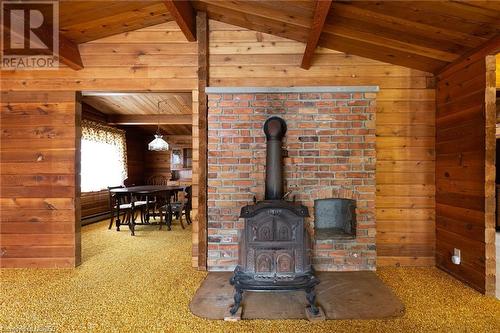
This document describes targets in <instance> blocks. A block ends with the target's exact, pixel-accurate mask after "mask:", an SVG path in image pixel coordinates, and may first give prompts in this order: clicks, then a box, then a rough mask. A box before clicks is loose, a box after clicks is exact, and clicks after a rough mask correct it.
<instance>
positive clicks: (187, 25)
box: [163, 0, 196, 42]
mask: <svg viewBox="0 0 500 333" xmlns="http://www.w3.org/2000/svg"><path fill="white" fill-rule="evenodd" d="M163 2H164V3H165V6H167V9H168V11H169V12H170V15H172V17H173V18H174V20H175V21H176V22H177V24H178V25H179V28H181V31H182V32H183V33H184V36H186V38H187V40H188V41H190V42H195V41H196V11H195V10H194V8H193V6H192V5H191V2H189V1H182V0H164V1H163Z"/></svg>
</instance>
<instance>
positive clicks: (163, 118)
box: [107, 114, 193, 125]
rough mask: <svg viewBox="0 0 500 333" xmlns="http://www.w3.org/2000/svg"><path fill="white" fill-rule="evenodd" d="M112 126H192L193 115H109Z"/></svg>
mask: <svg viewBox="0 0 500 333" xmlns="http://www.w3.org/2000/svg"><path fill="white" fill-rule="evenodd" d="M107 123H108V124H110V125H158V124H160V125H192V124H193V115H191V114H150V115H149V114H148V115H123V114H116V115H108V116H107Z"/></svg>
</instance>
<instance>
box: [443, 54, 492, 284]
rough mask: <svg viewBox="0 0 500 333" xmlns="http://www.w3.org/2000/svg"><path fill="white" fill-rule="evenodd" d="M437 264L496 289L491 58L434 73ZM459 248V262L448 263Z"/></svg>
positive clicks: (472, 280) (458, 275) (473, 281)
mask: <svg viewBox="0 0 500 333" xmlns="http://www.w3.org/2000/svg"><path fill="white" fill-rule="evenodd" d="M436 101H437V117H436V237H437V240H436V264H437V266H438V267H440V268H442V269H443V270H445V271H447V272H449V273H450V274H452V275H453V276H455V277H457V278H458V279H460V280H462V281H464V282H466V283H467V284H469V285H470V286H472V287H474V288H475V289H477V290H479V291H480V292H483V293H487V294H493V293H494V292H495V248H494V238H495V231H494V223H495V219H494V216H495V215H494V214H495V125H496V114H495V112H496V111H495V59H494V57H492V56H489V57H486V59H485V58H480V59H479V60H477V61H475V62H473V63H470V64H467V65H466V66H462V65H461V64H458V65H457V67H456V69H454V68H451V69H450V70H449V71H447V72H446V74H443V75H440V76H439V77H438V83H437V96H436ZM454 248H457V249H460V250H461V256H462V260H461V263H460V265H454V264H453V263H452V262H451V256H452V255H453V249H454Z"/></svg>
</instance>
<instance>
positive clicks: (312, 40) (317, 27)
mask: <svg viewBox="0 0 500 333" xmlns="http://www.w3.org/2000/svg"><path fill="white" fill-rule="evenodd" d="M331 4H332V0H318V1H316V9H315V10H314V17H313V22H312V26H311V31H310V32H309V38H308V39H307V44H306V50H305V51H304V56H303V57H302V64H301V65H300V67H302V68H304V69H309V68H310V67H311V62H312V58H313V56H314V51H315V50H316V47H317V46H318V42H319V37H320V35H321V32H322V31H323V26H324V25H325V21H326V17H327V16H328V12H329V11H330V6H331Z"/></svg>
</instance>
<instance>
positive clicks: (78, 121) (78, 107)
mask: <svg viewBox="0 0 500 333" xmlns="http://www.w3.org/2000/svg"><path fill="white" fill-rule="evenodd" d="M81 146H82V93H81V92H79V91H77V92H76V93H75V199H74V200H75V201H74V202H75V266H79V265H80V264H81V262H82V232H81V225H82V223H81V221H82V205H81V195H82V193H81V170H82V161H81V157H80V156H81V151H82V147H81Z"/></svg>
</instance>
